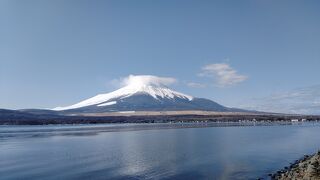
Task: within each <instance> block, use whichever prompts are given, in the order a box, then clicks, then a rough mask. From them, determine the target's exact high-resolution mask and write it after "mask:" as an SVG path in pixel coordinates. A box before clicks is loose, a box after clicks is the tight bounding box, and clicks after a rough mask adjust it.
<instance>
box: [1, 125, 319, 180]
mask: <svg viewBox="0 0 320 180" xmlns="http://www.w3.org/2000/svg"><path fill="white" fill-rule="evenodd" d="M319 149H320V123H316V122H314V123H297V124H295V123H294V124H291V123H289V124H272V125H270V124H269V125H259V124H241V123H240V124H236V123H234V124H231V123H230V124H228V123H226V124H219V123H217V124H204V123H198V124H142V125H139V124H118V125H108V124H104V125H47V126H0V179H2V180H6V179H41V180H42V179H80V178H81V179H257V178H265V179H268V174H269V173H274V172H275V171H277V170H279V169H281V168H283V167H284V166H288V165H289V164H290V163H292V162H294V161H295V160H297V159H299V158H301V157H302V156H303V155H304V154H312V153H315V152H316V151H317V150H319Z"/></svg>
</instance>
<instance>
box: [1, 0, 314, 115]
mask: <svg viewBox="0 0 320 180" xmlns="http://www.w3.org/2000/svg"><path fill="white" fill-rule="evenodd" d="M319 7H320V1H317V0H309V1H300V0H287V1H286V0H284V1H278V0H268V1H267V0H243V1H236V0H233V1H229V0H223V1H196V0H194V1H188V0H183V1H182V0H179V1H177V0H161V1H155V0H138V1H131V0H127V1H125V0H115V1H94V0H90V1H89V0H87V1H83V0H80V1H79V0H78V1H71V0H69V1H63V0H51V1H47V0H30V1H23V0H19V1H16V0H1V1H0V26H1V28H0V108H12V109H19V108H50V107H56V106H62V105H69V104H73V103H75V102H78V101H80V100H83V99H86V98H88V97H91V96H94V95H96V94H98V93H103V92H109V91H112V90H115V89H116V87H115V86H114V85H113V84H112V82H113V81H114V79H119V78H121V77H127V76H128V75H130V74H134V75H141V74H142V75H144V74H148V75H155V76H160V77H163V76H164V77H172V78H175V79H177V83H176V84H174V85H172V88H174V89H176V90H178V91H181V92H184V93H187V94H190V95H193V96H197V97H206V98H210V99H212V100H215V101H217V102H219V103H221V104H224V105H227V106H233V107H250V108H259V109H263V107H265V106H264V102H270V98H271V97H273V96H274V94H277V95H279V94H288V92H296V91H297V90H299V89H300V90H301V89H306V88H309V89H310V88H314V87H318V86H317V85H319V84H320V82H319V77H320V71H319V67H320V21H319V18H320V11H319ZM314 89H316V93H314V94H312V95H310V96H311V97H313V99H312V98H311V100H306V101H303V102H304V103H305V104H304V105H305V106H307V105H314V104H312V103H314V102H315V103H316V105H317V102H319V101H318V100H319V96H318V95H319V93H318V94H317V92H318V91H317V90H319V89H320V88H314ZM319 91H320V90H319ZM312 92H314V91H312ZM308 97H309V96H308ZM290 98H292V97H290ZM298 101H299V99H297V100H296V102H295V103H297V102H298ZM271 102H272V101H271ZM288 103H292V102H291V101H290V102H288ZM308 103H310V104H308ZM268 105H269V106H268V107H269V109H271V110H272V108H273V107H277V105H272V104H271V105H270V104H268ZM278 105H279V103H278ZM318 105H319V109H320V104H318ZM273 109H278V110H279V108H273ZM313 109H314V108H313ZM281 111H286V112H300V111H299V108H297V107H296V108H294V109H292V110H288V109H283V110H281ZM304 112H306V113H310V112H311V110H310V112H309V111H304ZM312 112H315V111H314V110H312ZM312 112H311V113H312ZM316 113H317V112H316ZM319 113H320V112H319Z"/></svg>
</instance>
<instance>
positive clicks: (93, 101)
mask: <svg viewBox="0 0 320 180" xmlns="http://www.w3.org/2000/svg"><path fill="white" fill-rule="evenodd" d="M161 81H171V79H169V78H162V79H161ZM161 81H159V80H157V79H156V78H155V77H154V76H129V78H128V79H127V81H126V86H125V87H123V88H121V89H118V90H116V91H113V92H111V93H106V94H99V95H97V96H94V97H92V98H89V99H87V100H84V101H81V102H79V103H77V104H74V105H71V106H66V107H56V108H54V109H53V110H56V111H61V110H70V109H77V108H82V107H87V106H93V105H97V106H99V107H101V106H110V105H114V104H117V101H116V100H119V99H124V98H127V97H130V96H133V95H136V94H145V95H150V96H151V97H153V98H154V99H156V100H161V99H171V100H174V99H175V98H180V99H185V100H188V101H192V100H193V97H192V96H189V95H186V94H183V93H180V92H176V91H173V90H171V89H169V88H168V87H166V86H165V85H164V84H163V83H162V82H161Z"/></svg>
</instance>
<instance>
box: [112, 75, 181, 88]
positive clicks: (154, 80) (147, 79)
mask: <svg viewBox="0 0 320 180" xmlns="http://www.w3.org/2000/svg"><path fill="white" fill-rule="evenodd" d="M176 82H177V79H175V78H173V77H160V76H153V75H129V76H127V77H124V78H120V79H116V80H113V81H112V83H113V84H116V85H117V86H120V87H124V86H141V85H156V86H170V85H172V84H174V83H176Z"/></svg>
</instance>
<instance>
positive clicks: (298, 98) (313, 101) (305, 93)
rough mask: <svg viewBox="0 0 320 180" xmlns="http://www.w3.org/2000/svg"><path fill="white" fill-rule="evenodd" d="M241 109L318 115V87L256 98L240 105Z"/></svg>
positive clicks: (319, 107) (319, 106)
mask: <svg viewBox="0 0 320 180" xmlns="http://www.w3.org/2000/svg"><path fill="white" fill-rule="evenodd" d="M242 108H248V109H255V110H259V111H268V112H278V113H294V114H320V85H316V86H310V87H304V88H298V89H295V90H292V91H288V92H282V93H276V94H272V95H271V96H268V97H264V98H256V99H253V100H251V101H250V102H248V103H247V104H246V105H242Z"/></svg>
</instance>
